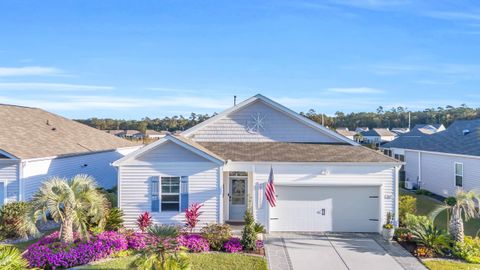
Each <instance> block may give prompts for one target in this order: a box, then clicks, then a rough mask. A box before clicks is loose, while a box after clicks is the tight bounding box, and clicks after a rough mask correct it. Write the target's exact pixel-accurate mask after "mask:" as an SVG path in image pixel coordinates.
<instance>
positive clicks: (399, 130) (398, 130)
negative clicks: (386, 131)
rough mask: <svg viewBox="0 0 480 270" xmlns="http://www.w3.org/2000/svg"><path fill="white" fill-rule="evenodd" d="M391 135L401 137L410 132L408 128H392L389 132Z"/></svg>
mask: <svg viewBox="0 0 480 270" xmlns="http://www.w3.org/2000/svg"><path fill="white" fill-rule="evenodd" d="M391 131H392V132H393V133H395V134H397V135H403V134H405V133H407V132H409V131H410V129H409V128H392V130H391Z"/></svg>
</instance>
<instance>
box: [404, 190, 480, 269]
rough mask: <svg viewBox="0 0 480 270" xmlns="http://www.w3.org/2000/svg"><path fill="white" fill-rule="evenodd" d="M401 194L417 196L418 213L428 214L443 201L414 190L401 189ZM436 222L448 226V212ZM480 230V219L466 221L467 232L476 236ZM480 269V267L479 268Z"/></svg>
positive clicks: (439, 225)
mask: <svg viewBox="0 0 480 270" xmlns="http://www.w3.org/2000/svg"><path fill="white" fill-rule="evenodd" d="M400 195H410V196H414V197H415V198H417V215H428V214H430V212H432V210H433V209H435V208H436V207H437V206H438V205H440V204H441V203H440V202H438V201H437V200H435V199H432V198H430V197H428V196H425V195H417V194H415V193H414V192H411V191H408V190H405V189H400ZM435 224H436V225H437V226H438V227H440V228H442V229H444V230H445V229H446V228H447V215H446V213H445V212H444V213H442V214H440V215H438V217H437V219H436V220H435ZM479 230H480V219H472V220H469V221H468V222H465V234H466V235H471V236H476V235H477V232H478V231H479ZM479 269H480V268H479Z"/></svg>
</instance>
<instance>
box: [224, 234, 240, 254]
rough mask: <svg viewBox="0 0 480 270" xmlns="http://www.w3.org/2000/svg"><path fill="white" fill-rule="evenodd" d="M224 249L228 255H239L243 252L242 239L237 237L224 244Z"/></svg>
mask: <svg viewBox="0 0 480 270" xmlns="http://www.w3.org/2000/svg"><path fill="white" fill-rule="evenodd" d="M223 249H224V250H225V251H226V252H228V253H237V252H240V251H242V250H243V247H242V244H241V243H240V239H239V238H237V237H232V238H230V240H228V241H227V242H225V244H223Z"/></svg>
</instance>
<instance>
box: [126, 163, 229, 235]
mask: <svg viewBox="0 0 480 270" xmlns="http://www.w3.org/2000/svg"><path fill="white" fill-rule="evenodd" d="M220 174H221V170H220V167H219V166H218V165H217V164H214V163H212V162H205V161H204V162H164V163H157V164H151V165H133V166H121V167H120V168H119V195H120V196H119V206H120V208H122V210H123V212H124V219H125V226H127V227H128V228H132V229H136V228H137V227H136V225H135V223H136V220H137V218H138V216H139V215H140V214H141V213H143V212H145V211H148V212H150V213H151V198H150V178H151V177H152V176H162V175H163V176H188V193H189V204H191V203H195V202H198V203H201V204H203V206H202V209H201V211H202V215H201V216H200V222H199V227H201V226H204V225H206V224H207V223H217V222H220V211H221V207H220V203H221V198H220V197H221V189H220V179H221V177H220ZM151 214H152V217H153V221H154V222H155V223H161V224H175V223H180V222H184V217H185V213H183V212H158V213H151Z"/></svg>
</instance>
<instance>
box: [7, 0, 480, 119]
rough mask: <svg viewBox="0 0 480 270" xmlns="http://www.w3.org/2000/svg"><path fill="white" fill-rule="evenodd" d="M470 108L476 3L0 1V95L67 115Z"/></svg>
mask: <svg viewBox="0 0 480 270" xmlns="http://www.w3.org/2000/svg"><path fill="white" fill-rule="evenodd" d="M256 93H261V94H264V95H266V96H268V97H270V98H272V99H274V100H276V101H279V102H281V103H282V104H284V105H286V106H288V107H290V108H292V109H294V110H296V111H306V110H308V109H310V108H313V109H315V110H316V111H317V112H324V113H327V114H333V113H335V112H336V111H344V112H352V111H374V110H375V109H376V108H377V107H378V106H380V105H381V106H384V107H385V108H390V107H392V106H404V107H407V108H409V109H411V110H417V109H424V108H426V107H437V106H445V105H453V106H459V105H460V104H462V103H466V104H467V105H470V106H480V2H478V1H462V0H452V1H439V0H431V1H421V0H390V1H387V0H351V1H347V0H330V1H328V0H325V1H309V0H305V1H302V0H300V1H287V0H275V1H208V0H207V1H120V0H115V1H109V0H102V1H93V0H91V1H67V0H62V1H13V0H12V1H10V0H3V1H1V2H0V103H13V104H20V105H27V106H35V107H41V108H44V109H47V110H50V111H53V112H56V113H59V114H62V115H64V116H67V117H72V118H86V117H114V118H132V119H139V118H141V117H144V116H148V117H163V116H171V115H174V114H184V115H189V114H190V112H197V113H212V112H219V111H221V110H223V109H225V108H227V107H229V106H230V105H231V104H232V96H233V95H237V96H238V98H239V99H240V100H243V99H245V98H248V97H250V96H252V95H254V94H256Z"/></svg>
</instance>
